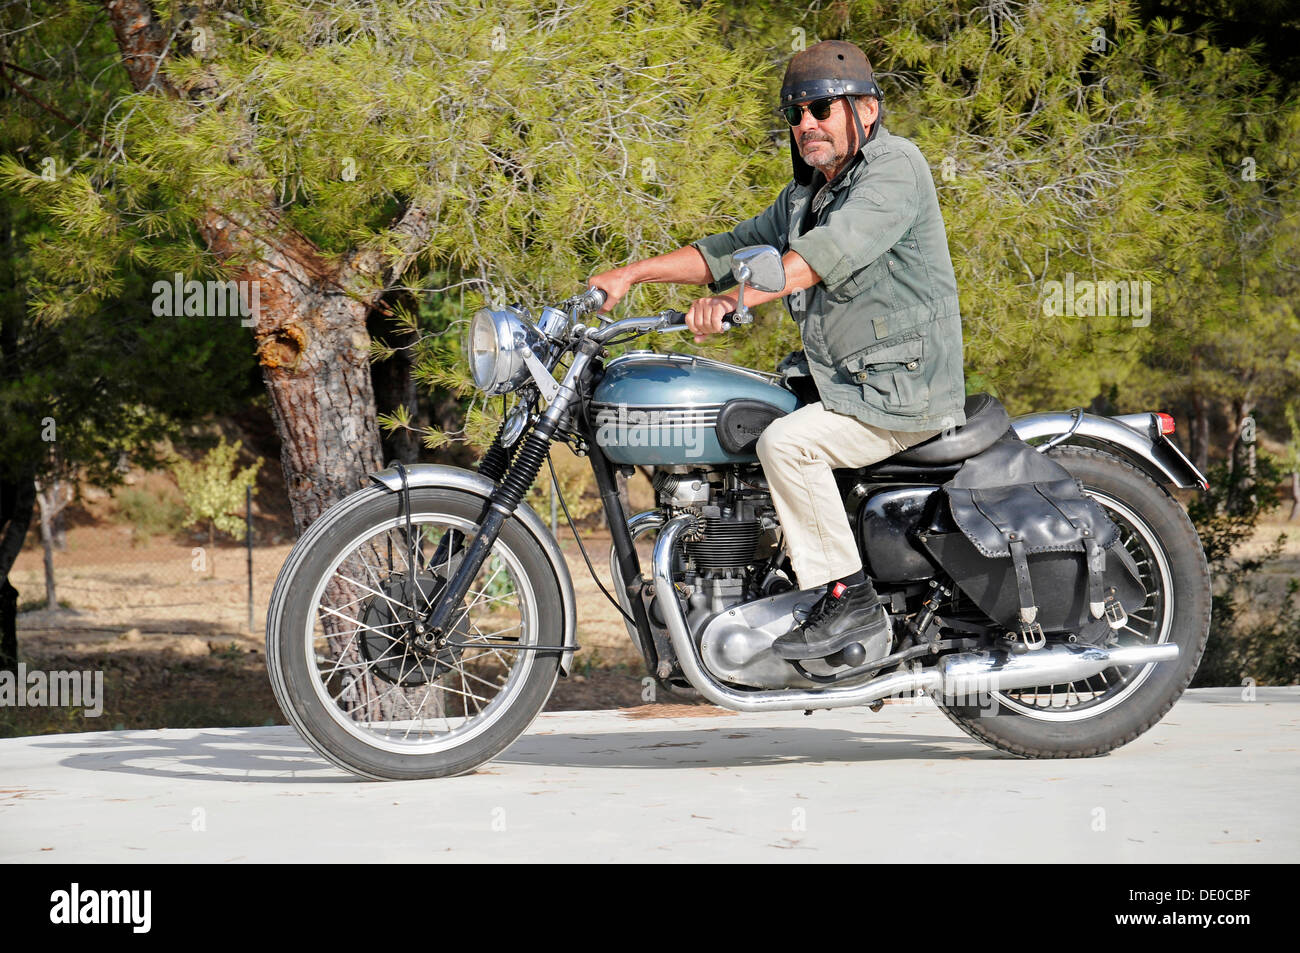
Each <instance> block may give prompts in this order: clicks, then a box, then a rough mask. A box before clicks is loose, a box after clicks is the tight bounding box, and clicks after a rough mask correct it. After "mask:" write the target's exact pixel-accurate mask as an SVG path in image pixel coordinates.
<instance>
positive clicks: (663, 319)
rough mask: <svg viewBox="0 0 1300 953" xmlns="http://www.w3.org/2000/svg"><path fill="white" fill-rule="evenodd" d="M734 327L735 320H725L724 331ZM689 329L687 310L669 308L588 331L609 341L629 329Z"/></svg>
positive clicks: (659, 330)
mask: <svg viewBox="0 0 1300 953" xmlns="http://www.w3.org/2000/svg"><path fill="white" fill-rule="evenodd" d="M734 316H735V312H734V311H732V312H730V313H728V314H727V317H728V318H734ZM733 327H735V322H734V320H733V321H728V320H725V319H724V320H723V322H722V330H723V331H730V330H731V329H732V328H733ZM689 330H690V328H688V327H687V326H686V314H685V312H682V311H674V310H673V309H672V308H668V309H666V310H664V311H660V312H659V313H658V314H648V315H646V316H645V317H643V318H624V319H623V320H621V321H611V322H610V323H609V324H606V325H605V326H604V327H601V328H598V329H596V330H594V331H590V332H588V337H590V338H592V339H594V340H597V341H608V340H609V339H610V338H613V337H616V336H617V335H619V334H623V333H624V332H627V331H640V332H642V333H649V332H650V331H655V332H658V333H659V334H672V333H673V332H675V331H689Z"/></svg>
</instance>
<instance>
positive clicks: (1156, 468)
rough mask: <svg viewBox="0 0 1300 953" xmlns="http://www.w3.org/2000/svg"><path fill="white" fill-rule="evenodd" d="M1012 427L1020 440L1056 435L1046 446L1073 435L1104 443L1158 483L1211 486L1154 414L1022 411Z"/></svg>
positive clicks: (1072, 438)
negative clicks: (1110, 414) (1042, 412)
mask: <svg viewBox="0 0 1300 953" xmlns="http://www.w3.org/2000/svg"><path fill="white" fill-rule="evenodd" d="M1011 426H1012V428H1013V429H1014V430H1015V432H1016V435H1017V436H1018V437H1020V439H1021V440H1025V441H1030V440H1036V439H1039V438H1042V437H1048V438H1055V439H1049V440H1048V442H1047V445H1046V446H1055V445H1056V444H1058V443H1063V442H1065V441H1067V440H1074V439H1076V438H1083V439H1084V440H1085V441H1087V442H1091V443H1097V444H1104V445H1105V446H1106V447H1107V448H1109V449H1111V450H1114V451H1116V452H1117V453H1118V454H1119V456H1121V457H1123V458H1125V459H1126V460H1128V462H1130V463H1132V464H1134V465H1135V466H1137V467H1139V468H1140V469H1142V470H1145V471H1146V472H1147V473H1148V474H1149V475H1150V476H1151V477H1152V479H1154V480H1155V481H1156V482H1157V483H1172V484H1173V485H1174V486H1177V487H1183V488H1190V487H1195V488H1196V489H1200V490H1208V489H1209V488H1210V483H1209V481H1208V480H1206V479H1205V475H1204V474H1202V473H1201V471H1200V470H1198V469H1196V465H1195V464H1193V463H1192V461H1190V460H1188V459H1187V457H1186V456H1184V455H1183V452H1182V451H1181V450H1179V449H1178V447H1177V446H1175V445H1174V443H1173V442H1172V441H1170V440H1169V438H1168V437H1166V436H1165V435H1164V434H1162V433H1161V432H1160V423H1159V420H1158V419H1157V418H1156V415H1155V414H1150V413H1143V414H1124V415H1122V416H1118V417H1098V416H1096V415H1094V414H1085V413H1082V412H1080V411H1073V412H1057V413H1045V414H1025V415H1024V416H1023V417H1016V418H1014V419H1013V420H1012V421H1011Z"/></svg>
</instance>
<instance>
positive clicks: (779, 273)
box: [731, 245, 785, 294]
mask: <svg viewBox="0 0 1300 953" xmlns="http://www.w3.org/2000/svg"><path fill="white" fill-rule="evenodd" d="M731 274H732V276H733V277H734V278H735V279H736V280H737V281H738V282H740V283H741V284H747V285H749V286H750V287H751V288H757V289H758V290H759V291H765V292H767V293H768V294H776V292H778V291H780V290H781V289H782V288H784V287H785V265H783V264H782V263H781V253H780V252H779V251H777V250H776V249H775V248H773V247H772V246H771V245H750V246H748V247H746V248H739V249H737V250H736V251H734V252H732V253H731Z"/></svg>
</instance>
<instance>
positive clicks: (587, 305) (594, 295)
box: [578, 288, 606, 313]
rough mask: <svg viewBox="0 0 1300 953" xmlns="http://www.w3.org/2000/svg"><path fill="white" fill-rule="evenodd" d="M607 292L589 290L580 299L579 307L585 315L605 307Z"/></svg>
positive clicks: (599, 289)
mask: <svg viewBox="0 0 1300 953" xmlns="http://www.w3.org/2000/svg"><path fill="white" fill-rule="evenodd" d="M605 297H606V295H605V292H604V289H601V288H588V289H587V291H586V292H585V293H584V294H583V295H582V296H581V297H580V298H579V299H578V307H579V309H581V310H582V311H583V312H584V313H589V312H592V311H599V310H600V309H601V308H603V307H604V306H605Z"/></svg>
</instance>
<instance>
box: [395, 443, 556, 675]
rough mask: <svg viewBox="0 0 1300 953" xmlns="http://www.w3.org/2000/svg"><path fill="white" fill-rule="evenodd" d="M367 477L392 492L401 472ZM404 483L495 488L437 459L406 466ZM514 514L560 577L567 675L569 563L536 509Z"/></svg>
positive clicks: (484, 491) (485, 491)
mask: <svg viewBox="0 0 1300 953" xmlns="http://www.w3.org/2000/svg"><path fill="white" fill-rule="evenodd" d="M370 479H372V480H374V481H375V482H376V483H378V484H379V485H380V486H382V487H383V488H384V489H386V490H391V491H392V492H394V493H396V492H398V491H399V490H401V488H402V476H401V474H400V473H398V472H397V469H396V468H395V467H389V468H388V469H386V470H379V471H378V472H376V473H372V474H370ZM406 483H407V486H409V487H412V488H414V487H420V486H445V487H450V488H452V489H454V490H464V491H465V492H466V493H473V494H474V495H475V496H477V497H480V498H482V499H483V501H484V502H486V501H487V500H488V498H489V497H491V496H492V491H493V490H495V489H496V486H495V484H493V483H492V481H491V480H489V479H488V478H487V477H484V476H480V475H479V474H477V473H475V472H474V471H472V470H462V469H461V468H460V467H448V466H443V465H442V464H437V463H413V464H411V465H410V466H409V467H407V468H406ZM515 518H516V519H518V520H519V521H520V522H521V523H523V524H524V528H525V529H527V530H528V532H529V533H530V534H532V536H533V538H534V539H536V540H537V542H538V543H539V544H540V545H541V547H542V551H543V552H545V553H546V558H547V560H548V561H549V562H550V564H551V569H553V570H554V571H555V577H556V578H557V579H558V580H559V581H560V601H561V602H562V603H563V605H564V642H563V644H564V645H569V646H572V648H570V649H569V650H568V651H566V652H565V653H564V654H563V655H561V656H560V671H561V672H563V673H564V674H565V675H566V676H567V675H568V674H569V667H570V666H571V665H572V664H573V653H574V652H575V651H577V648H578V639H577V627H578V626H577V618H578V616H577V609H576V606H575V599H574V594H573V577H572V576H570V575H569V564H568V563H567V562H565V561H564V554H563V553H562V552H560V546H559V543H557V542H556V541H555V537H554V536H552V535H551V532H550V530H549V529H547V528H546V524H545V523H543V522H542V519H541V517H540V516H538V515H537V512H536V511H535V510H534V509H533V508H532V507H531V506H529V505H528V504H527V503H522V502H521V503H520V504H519V507H518V509H516V510H515Z"/></svg>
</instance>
